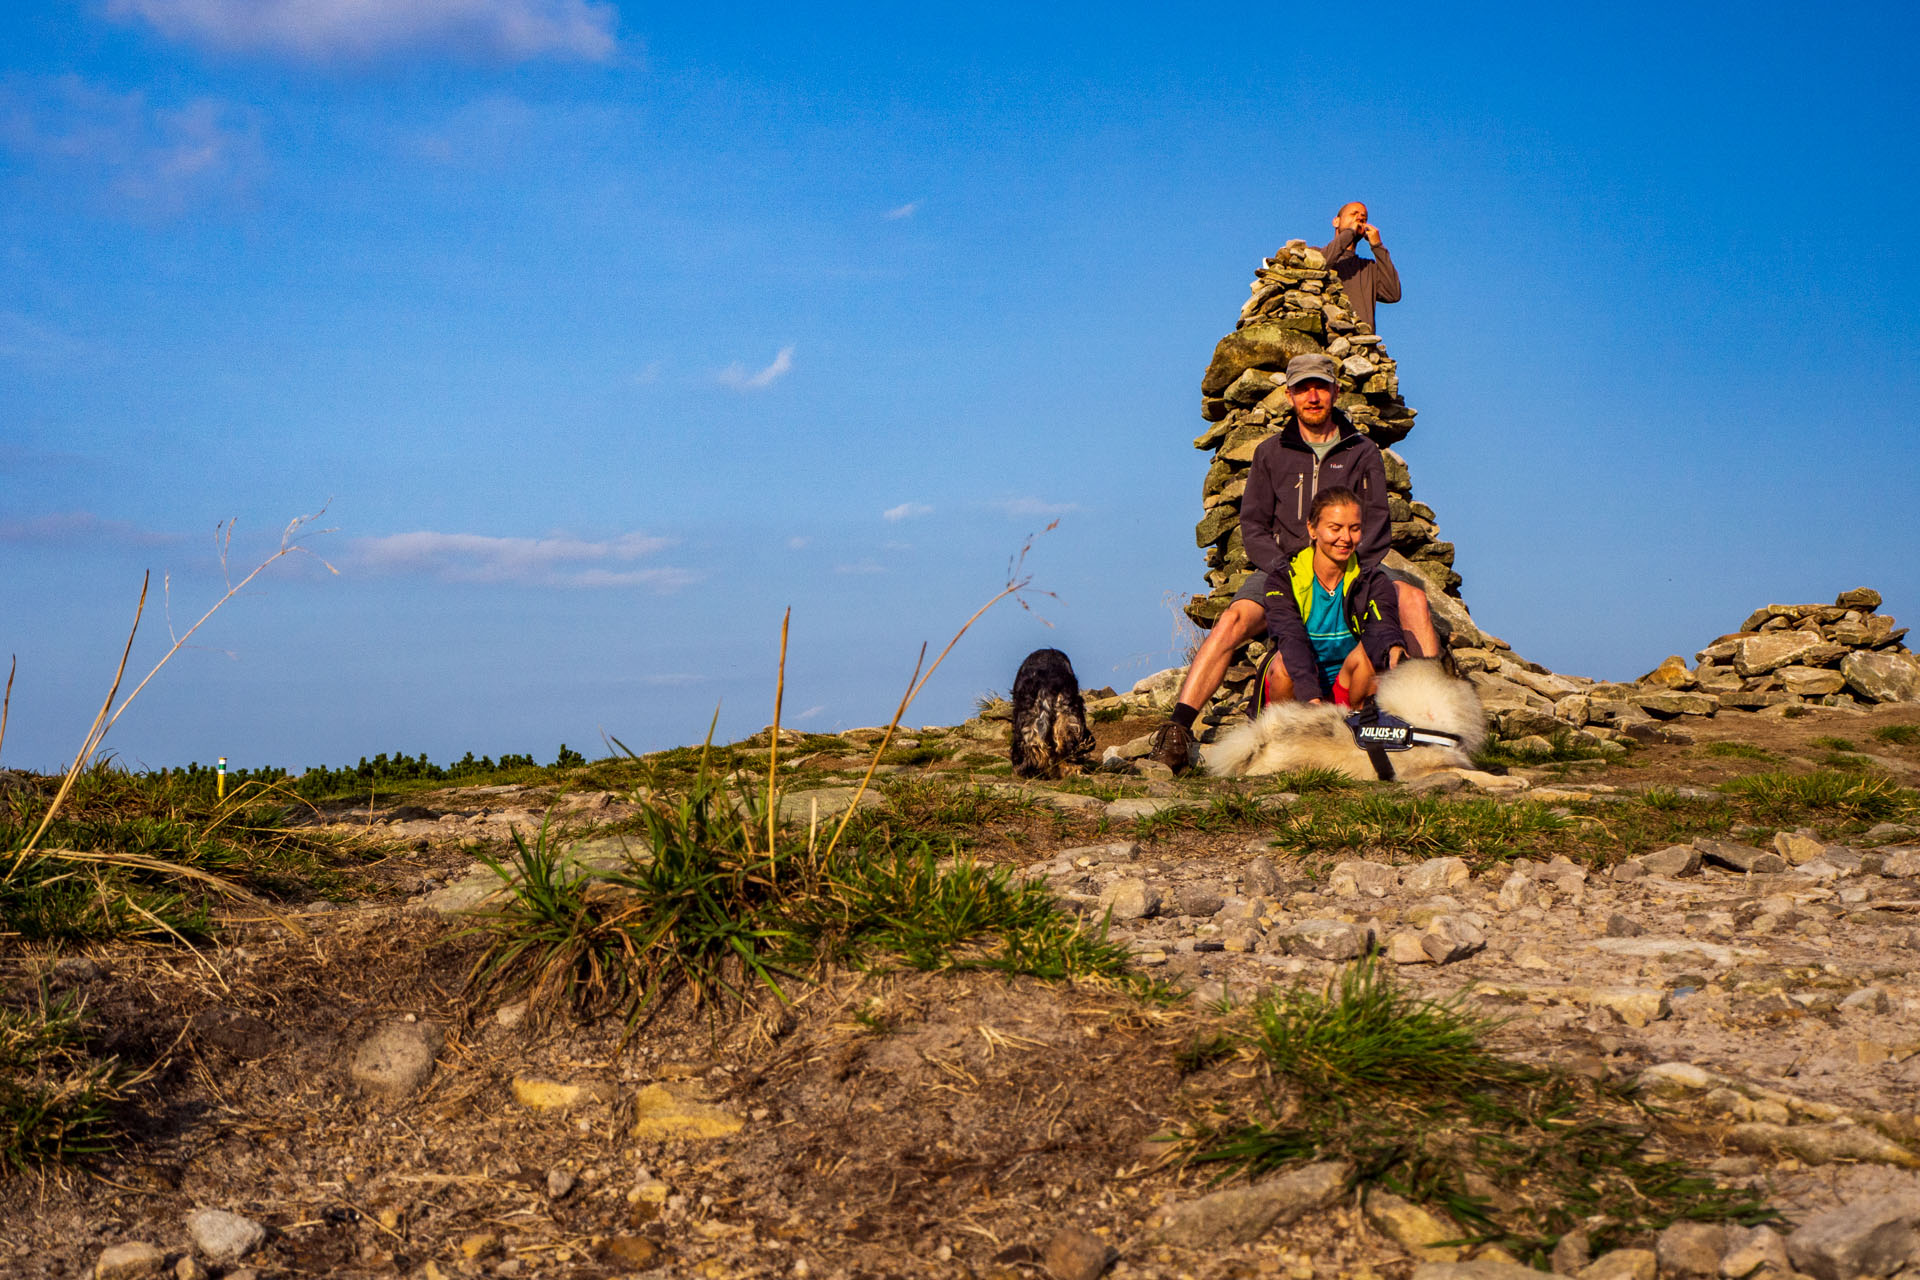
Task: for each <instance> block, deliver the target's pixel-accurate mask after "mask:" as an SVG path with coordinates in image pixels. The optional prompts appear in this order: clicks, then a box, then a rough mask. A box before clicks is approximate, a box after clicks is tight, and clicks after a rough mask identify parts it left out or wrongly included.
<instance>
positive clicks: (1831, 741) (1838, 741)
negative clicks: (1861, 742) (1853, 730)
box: [1812, 736, 1860, 751]
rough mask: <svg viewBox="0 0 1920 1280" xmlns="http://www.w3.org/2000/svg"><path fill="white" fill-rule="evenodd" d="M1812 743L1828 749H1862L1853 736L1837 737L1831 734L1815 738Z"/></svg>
mask: <svg viewBox="0 0 1920 1280" xmlns="http://www.w3.org/2000/svg"><path fill="white" fill-rule="evenodd" d="M1812 745H1813V746H1816V747H1824V748H1826V749H1827V750H1828V751H1858V750H1859V749H1860V748H1859V746H1858V745H1857V744H1855V742H1854V741H1853V739H1852V738H1835V737H1831V736H1822V737H1818V738H1815V739H1814V740H1813V743H1812Z"/></svg>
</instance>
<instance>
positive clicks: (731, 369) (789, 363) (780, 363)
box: [720, 347, 793, 391]
mask: <svg viewBox="0 0 1920 1280" xmlns="http://www.w3.org/2000/svg"><path fill="white" fill-rule="evenodd" d="M792 371H793V348H792V347H782V348H780V351H779V353H778V354H777V355H775V356H774V357H773V363H772V364H770V365H768V366H767V367H766V368H764V369H762V370H760V371H759V372H758V373H748V372H747V367H746V366H745V365H743V364H741V363H740V362H739V361H738V360H736V361H734V362H733V363H732V364H730V365H728V366H727V367H726V368H724V369H722V370H721V371H720V382H721V385H723V386H728V387H732V388H733V389H734V390H735V391H763V390H765V389H766V388H768V387H770V386H772V385H773V384H774V383H776V382H778V381H780V379H782V378H784V377H786V376H787V374H789V373H791V372H792Z"/></svg>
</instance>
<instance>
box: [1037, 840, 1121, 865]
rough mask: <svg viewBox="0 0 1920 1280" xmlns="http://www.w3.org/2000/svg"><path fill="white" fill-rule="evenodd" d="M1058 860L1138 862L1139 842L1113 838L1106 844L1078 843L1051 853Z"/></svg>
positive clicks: (1075, 861) (1073, 861)
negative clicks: (1053, 853) (1083, 859)
mask: <svg viewBox="0 0 1920 1280" xmlns="http://www.w3.org/2000/svg"><path fill="white" fill-rule="evenodd" d="M1053 856H1054V858H1055V859H1056V860H1058V861H1065V862H1069V863H1078V862H1079V861H1080V859H1082V858H1085V859H1086V860H1087V861H1088V862H1090V863H1091V862H1138V861H1140V842H1139V841H1138V840H1115V841H1112V842H1110V843H1108V844H1078V845H1075V846H1073V847H1072V848H1071V849H1062V850H1061V851H1060V852H1059V853H1056V854H1055V855H1053Z"/></svg>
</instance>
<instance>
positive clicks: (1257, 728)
mask: <svg viewBox="0 0 1920 1280" xmlns="http://www.w3.org/2000/svg"><path fill="white" fill-rule="evenodd" d="M1374 701H1375V702H1377V703H1378V704H1379V706H1380V709H1381V710H1382V711H1384V712H1386V713H1387V714H1388V715H1391V716H1397V717H1399V718H1400V719H1402V720H1405V721H1406V722H1407V723H1408V724H1410V725H1412V726H1414V727H1415V728H1416V729H1438V730H1439V731H1441V732H1442V733H1450V734H1453V735H1454V736H1456V737H1458V738H1459V739H1460V745H1459V746H1457V747H1438V746H1415V747H1411V748H1409V749H1407V750H1405V751H1394V752H1390V753H1388V755H1387V759H1388V760H1389V761H1390V762H1391V763H1392V765H1393V772H1394V776H1395V777H1396V778H1398V779H1401V780H1405V779H1408V778H1418V777H1420V776H1421V775H1423V774H1428V773H1437V772H1438V771H1440V770H1441V769H1464V768H1470V767H1472V763H1473V761H1472V756H1473V753H1474V752H1476V751H1478V750H1479V749H1480V745H1481V744H1482V743H1483V742H1485V741H1486V737H1487V717H1486V713H1485V712H1484V711H1482V710H1481V708H1480V699H1479V698H1478V697H1477V696H1476V695H1475V694H1474V691H1473V686H1472V685H1471V684H1468V683H1467V682H1466V681H1465V680H1455V679H1453V678H1452V677H1451V676H1449V675H1447V673H1446V672H1444V671H1442V670H1441V669H1440V664H1439V663H1438V662H1435V661H1433V660H1432V659H1430V658H1409V659H1407V660H1406V661H1404V662H1402V663H1401V664H1400V665H1399V666H1397V667H1395V668H1394V669H1393V670H1391V671H1389V672H1387V673H1386V674H1385V675H1382V676H1381V677H1380V682H1379V686H1378V688H1377V689H1376V691H1375V693H1374ZM1347 714H1348V713H1347V711H1346V709H1345V708H1343V707H1336V706H1334V705H1333V704H1332V703H1320V704H1314V703H1307V702H1292V701H1288V702H1276V703H1272V704H1271V705H1269V706H1268V707H1267V709H1266V710H1264V711H1262V712H1261V713H1260V716H1259V718H1258V719H1257V720H1250V721H1246V722H1244V723H1242V724H1240V725H1239V726H1237V727H1236V728H1234V729H1231V730H1229V731H1228V732H1227V733H1226V734H1225V735H1223V736H1222V737H1221V739H1220V741H1218V742H1216V743H1214V744H1213V745H1212V746H1211V747H1209V748H1207V749H1206V750H1205V752H1204V753H1203V757H1204V759H1205V761H1206V767H1207V772H1208V773H1211V774H1215V775H1217V776H1220V777H1247V776H1251V775H1255V774H1265V773H1285V772H1286V771H1288V770H1290V769H1337V770H1339V771H1340V772H1341V773H1344V774H1346V775H1347V776H1348V777H1349V778H1356V779H1359V780H1361V781H1363V782H1371V781H1373V780H1374V779H1375V778H1376V777H1377V776H1378V775H1377V774H1376V773H1375V772H1374V769H1373V762H1372V761H1371V760H1370V759H1369V758H1368V756H1367V753H1366V752H1365V751H1363V750H1361V749H1360V748H1359V747H1358V746H1355V745H1354V741H1353V730H1351V729H1349V728H1348V727H1347Z"/></svg>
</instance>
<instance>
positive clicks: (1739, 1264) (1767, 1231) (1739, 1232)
mask: <svg viewBox="0 0 1920 1280" xmlns="http://www.w3.org/2000/svg"><path fill="white" fill-rule="evenodd" d="M1791 1270H1793V1263H1792V1262H1791V1261H1790V1260H1789V1259H1788V1257H1787V1242H1786V1241H1785V1240H1783V1239H1781V1238H1780V1233H1779V1232H1777V1231H1775V1230H1774V1229H1773V1228H1772V1227H1751V1228H1749V1227H1741V1226H1729V1227H1728V1228H1727V1249H1726V1252H1725V1253H1723V1254H1722V1255H1721V1256H1720V1274H1721V1275H1722V1276H1724V1277H1726V1280H1746V1277H1748V1276H1752V1275H1758V1274H1760V1273H1762V1272H1773V1273H1774V1274H1776V1275H1782V1276H1784V1275H1786V1274H1787V1273H1788V1272H1789V1271H1791Z"/></svg>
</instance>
